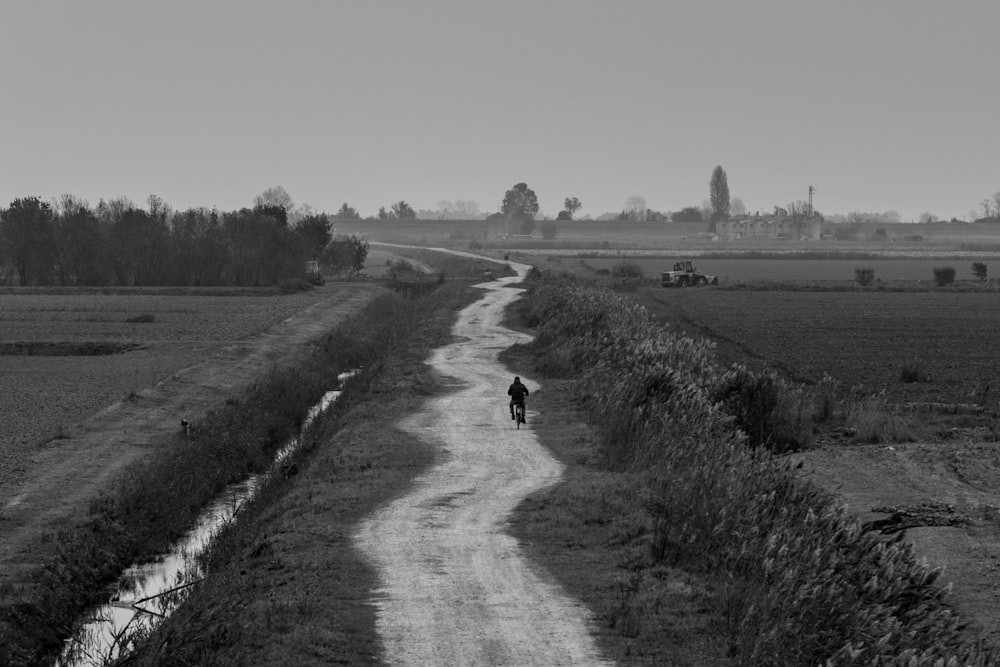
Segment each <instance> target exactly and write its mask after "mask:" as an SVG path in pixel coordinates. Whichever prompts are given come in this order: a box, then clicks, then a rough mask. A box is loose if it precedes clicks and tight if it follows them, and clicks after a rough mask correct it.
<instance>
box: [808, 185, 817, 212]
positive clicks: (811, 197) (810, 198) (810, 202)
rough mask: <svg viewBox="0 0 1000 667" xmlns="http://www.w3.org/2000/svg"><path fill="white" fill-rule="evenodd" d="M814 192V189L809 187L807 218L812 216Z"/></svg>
mask: <svg viewBox="0 0 1000 667" xmlns="http://www.w3.org/2000/svg"><path fill="white" fill-rule="evenodd" d="M815 192H816V188H814V187H813V186H811V185H810V186H809V217H810V218H811V217H812V215H813V194H814V193H815Z"/></svg>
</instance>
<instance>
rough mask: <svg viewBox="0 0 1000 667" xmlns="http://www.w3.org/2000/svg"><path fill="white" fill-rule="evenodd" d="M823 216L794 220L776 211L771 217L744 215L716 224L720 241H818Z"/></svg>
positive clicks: (780, 210)
mask: <svg viewBox="0 0 1000 667" xmlns="http://www.w3.org/2000/svg"><path fill="white" fill-rule="evenodd" d="M822 224H823V216H821V215H820V214H818V213H814V214H812V215H811V216H808V217H799V218H794V217H792V216H790V215H788V213H787V212H786V211H785V210H784V209H780V208H779V209H778V210H777V211H776V212H775V213H774V214H773V215H761V214H760V213H758V214H756V215H744V216H739V217H736V218H731V219H729V220H720V221H719V222H717V223H716V227H715V229H716V233H717V234H718V235H719V238H720V239H728V240H735V239H792V240H798V239H802V240H813V241H818V240H819V239H820V230H821V228H822Z"/></svg>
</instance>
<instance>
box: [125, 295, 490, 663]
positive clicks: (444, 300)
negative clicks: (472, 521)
mask: <svg viewBox="0 0 1000 667" xmlns="http://www.w3.org/2000/svg"><path fill="white" fill-rule="evenodd" d="M478 296H479V293H478V291H477V290H474V289H471V288H469V287H468V286H467V284H462V283H460V282H449V283H446V284H444V285H442V286H441V287H440V288H439V289H438V290H437V291H435V292H433V293H431V294H430V295H429V296H426V297H423V298H422V299H420V300H416V301H403V302H400V303H399V304H398V308H397V309H396V311H395V313H394V314H395V316H396V317H397V318H398V321H397V323H396V324H394V325H393V326H398V327H401V335H399V336H398V337H397V338H396V339H395V341H394V342H393V343H392V344H389V343H388V341H383V342H382V343H381V344H378V343H376V344H377V345H378V349H379V350H380V353H379V356H378V358H377V360H376V361H375V362H374V363H371V364H367V365H364V367H365V369H366V370H365V372H363V373H362V374H361V375H359V376H358V378H356V380H355V382H353V383H352V387H351V390H350V391H348V392H347V393H345V394H344V395H343V396H342V397H341V399H340V400H339V401H338V402H337V404H336V405H335V407H334V408H333V410H332V411H331V413H330V414H329V415H327V416H326V417H323V418H320V419H317V421H316V423H315V424H314V425H313V427H312V428H311V429H310V430H309V432H308V433H307V434H306V436H305V438H304V441H303V444H302V446H301V447H300V449H298V450H297V451H296V453H295V454H294V455H293V456H292V457H291V459H290V460H289V461H288V462H287V464H286V474H284V475H277V476H273V477H271V478H269V479H268V481H267V483H266V484H265V485H264V486H263V488H261V489H260V491H259V492H258V494H257V495H256V497H255V498H254V499H253V500H252V501H251V502H249V503H248V504H247V505H245V506H244V507H243V508H242V510H241V511H240V513H239V516H238V518H237V520H236V521H235V522H233V523H231V524H230V525H228V526H227V527H226V529H225V530H223V531H222V532H221V533H220V534H219V536H218V537H217V539H216V540H215V541H214V542H213V544H212V546H211V547H210V548H209V550H208V551H207V552H206V553H205V554H204V556H203V558H202V561H203V563H204V566H205V568H206V570H207V571H208V572H210V576H208V577H207V578H206V579H205V581H203V582H202V583H200V584H199V585H198V586H196V587H195V588H194V590H193V592H192V594H191V595H190V596H189V597H188V599H187V600H186V602H185V604H184V605H183V606H181V607H180V608H179V609H178V610H177V611H176V612H175V613H174V614H172V615H171V616H170V617H169V618H168V619H166V621H165V622H164V623H163V624H162V625H161V626H160V627H159V628H158V629H157V630H156V631H155V632H154V633H153V634H152V635H151V636H150V637H149V638H148V639H147V640H146V641H144V642H142V643H141V644H140V646H139V647H138V650H137V651H136V652H135V653H133V654H132V656H131V657H130V660H129V662H130V664H138V665H160V664H165V663H170V664H255V665H272V664H273V665H279V664H280V665H284V664H372V663H373V662H376V661H377V656H378V653H379V645H378V638H377V636H376V631H375V618H374V609H373V607H372V606H371V604H370V595H371V591H372V590H373V589H374V588H375V587H376V585H377V581H376V574H375V572H374V570H373V569H372V568H371V567H370V566H369V565H368V564H367V562H365V560H364V559H363V558H362V557H361V555H360V554H359V553H357V552H356V550H355V549H354V548H353V547H352V546H351V531H352V529H353V526H354V525H355V524H356V523H357V522H358V521H360V519H361V518H362V517H363V516H365V515H367V514H368V513H369V512H371V511H372V510H373V509H374V508H375V507H377V506H380V505H382V504H384V503H385V502H388V501H389V500H391V499H392V498H393V497H395V496H396V495H398V494H400V493H402V492H403V491H404V490H405V488H406V486H407V484H408V482H409V480H410V479H412V478H413V477H414V476H415V475H417V474H418V473H419V472H420V471H422V470H423V469H425V468H426V467H428V466H429V465H431V464H432V463H433V461H434V454H433V452H432V447H430V446H428V445H426V444H424V443H421V442H420V441H419V440H417V439H416V438H414V437H412V436H410V435H408V434H406V433H403V432H401V431H399V430H397V429H396V427H395V423H396V421H397V420H398V418H399V416H400V415H401V414H405V413H407V412H412V411H414V410H415V409H416V408H417V406H418V405H419V404H420V403H421V402H422V401H423V400H424V399H425V398H426V397H427V396H430V395H434V394H437V393H440V392H442V391H447V388H446V386H444V381H443V379H442V378H437V377H434V376H433V374H430V373H428V368H427V366H426V364H425V363H424V360H425V359H426V358H427V356H428V354H429V351H430V350H431V349H433V348H435V347H438V346H440V345H441V344H442V343H443V342H446V341H447V340H448V338H449V336H450V330H451V325H452V323H453V320H454V313H455V311H457V310H459V309H461V308H462V307H464V306H465V305H467V304H468V303H471V302H472V301H474V300H475V299H476V298H478Z"/></svg>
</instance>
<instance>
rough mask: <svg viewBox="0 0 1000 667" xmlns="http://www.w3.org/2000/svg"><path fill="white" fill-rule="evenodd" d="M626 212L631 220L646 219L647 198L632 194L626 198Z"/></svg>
mask: <svg viewBox="0 0 1000 667" xmlns="http://www.w3.org/2000/svg"><path fill="white" fill-rule="evenodd" d="M624 213H625V215H626V217H627V218H628V219H629V220H645V219H646V198H645V197H643V196H641V195H632V196H631V197H629V198H628V199H626V200H625V211H624Z"/></svg>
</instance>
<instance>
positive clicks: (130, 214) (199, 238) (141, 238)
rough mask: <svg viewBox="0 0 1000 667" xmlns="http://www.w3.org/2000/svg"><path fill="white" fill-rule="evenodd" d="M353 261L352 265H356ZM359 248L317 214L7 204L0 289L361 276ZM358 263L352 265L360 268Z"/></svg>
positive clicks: (71, 200) (69, 200)
mask: <svg viewBox="0 0 1000 667" xmlns="http://www.w3.org/2000/svg"><path fill="white" fill-rule="evenodd" d="M359 255H360V258H359ZM365 255H367V243H364V242H362V241H361V240H360V239H358V238H357V237H334V236H333V227H332V224H331V221H330V219H329V218H328V217H327V216H326V215H325V214H311V215H308V216H306V217H304V218H303V219H301V220H298V221H296V222H295V224H294V225H293V224H290V222H289V219H288V212H287V211H286V210H285V208H283V207H282V206H277V205H269V204H260V203H258V205H256V206H254V207H253V208H242V209H239V210H235V211H226V212H219V211H217V210H214V209H213V210H209V209H206V208H191V209H187V210H185V211H174V210H172V209H171V208H170V206H169V205H167V204H166V203H165V202H163V201H162V200H161V199H160V198H159V197H156V196H155V195H153V196H151V197H149V199H148V202H147V206H146V207H144V208H143V207H140V206H137V205H136V204H135V203H133V202H132V201H130V200H129V199H127V198H118V199H111V200H108V201H105V200H101V201H100V203H98V205H97V206H96V207H91V206H90V205H89V204H88V203H87V202H86V201H85V200H82V199H80V198H78V197H75V196H73V195H63V196H62V197H60V198H59V199H57V200H55V201H54V202H52V203H49V202H45V201H42V200H41V199H39V198H38V197H24V198H19V199H15V200H14V201H13V202H11V203H10V205H9V206H8V207H7V208H4V209H0V282H2V283H4V284H7V285H14V284H18V285H94V286H110V285H117V286H132V285H181V286H201V285H204V286H271V285H277V284H279V283H281V282H283V281H286V280H290V279H301V278H302V277H303V267H304V262H305V260H307V259H318V260H320V261H322V262H323V263H324V264H325V265H326V266H327V267H328V268H329V267H332V272H333V273H337V272H339V271H340V270H345V269H346V270H349V271H352V272H357V271H360V269H361V268H362V267H363V263H364V258H365ZM359 259H360V266H359V265H358V264H359Z"/></svg>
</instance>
